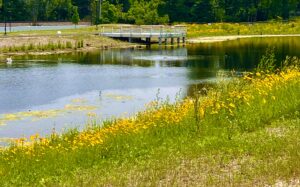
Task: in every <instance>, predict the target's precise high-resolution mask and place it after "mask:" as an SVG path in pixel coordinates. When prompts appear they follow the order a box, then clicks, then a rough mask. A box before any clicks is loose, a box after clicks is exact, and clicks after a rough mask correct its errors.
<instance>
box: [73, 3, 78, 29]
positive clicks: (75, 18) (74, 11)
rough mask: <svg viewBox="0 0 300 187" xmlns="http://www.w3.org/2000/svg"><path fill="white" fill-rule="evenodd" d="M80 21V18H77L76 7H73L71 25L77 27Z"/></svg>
mask: <svg viewBox="0 0 300 187" xmlns="http://www.w3.org/2000/svg"><path fill="white" fill-rule="evenodd" d="M79 21H80V18H79V14H78V7H76V6H74V8H73V15H72V23H73V24H74V25H77V24H78V23H79Z"/></svg>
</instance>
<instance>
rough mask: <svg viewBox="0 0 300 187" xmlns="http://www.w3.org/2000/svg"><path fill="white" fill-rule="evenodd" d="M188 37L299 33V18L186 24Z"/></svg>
mask: <svg viewBox="0 0 300 187" xmlns="http://www.w3.org/2000/svg"><path fill="white" fill-rule="evenodd" d="M187 28H188V37H191V38H192V37H200V36H223V35H265V34H300V33H299V30H300V21H299V19H297V20H294V21H290V22H278V21H273V22H266V23H212V24H188V25H187Z"/></svg>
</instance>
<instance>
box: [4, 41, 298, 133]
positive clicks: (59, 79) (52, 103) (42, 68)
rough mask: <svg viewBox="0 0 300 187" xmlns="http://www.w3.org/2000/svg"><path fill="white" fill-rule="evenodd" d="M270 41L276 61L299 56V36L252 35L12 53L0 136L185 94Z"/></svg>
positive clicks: (249, 62) (256, 54) (245, 66)
mask: <svg viewBox="0 0 300 187" xmlns="http://www.w3.org/2000/svg"><path fill="white" fill-rule="evenodd" d="M269 46H271V47H275V50H276V58H277V62H278V63H280V61H282V60H283V59H284V58H285V56H286V55H289V56H298V57H299V56H300V38H299V37H286V38H266V39H262V38H256V39H241V40H236V41H229V42H222V43H213V44H198V45H191V46H188V47H173V48H170V47H168V48H165V47H163V48H158V47H152V48H151V49H142V50H133V49H117V50H106V51H98V52H90V53H75V54H68V55H51V56H26V57H15V58H14V62H13V64H12V65H6V64H5V63H3V62H1V63H0V138H13V137H20V136H29V135H31V134H34V133H40V134H43V135H45V134H48V133H50V132H51V131H52V130H53V129H54V128H55V130H56V131H59V132H61V131H62V130H63V129H65V128H72V127H78V128H83V127H84V124H86V123H87V122H88V121H90V120H96V121H101V120H104V119H107V118H112V117H114V116H115V117H120V116H128V115H133V114H134V113H136V112H138V111H140V110H143V109H144V108H145V104H146V103H148V102H150V101H152V100H154V99H156V98H157V97H159V98H163V99H166V98H169V99H170V100H171V101H174V99H175V97H178V96H180V97H185V96H186V95H190V94H191V93H192V92H193V87H194V85H203V84H211V83H214V82H216V81H217V78H216V77H217V75H218V74H219V72H224V71H225V72H226V71H230V70H232V69H235V70H237V71H248V70H251V69H253V68H255V66H256V65H257V62H258V61H259V59H260V58H261V56H262V55H263V54H264V52H265V50H266V48H268V47H269Z"/></svg>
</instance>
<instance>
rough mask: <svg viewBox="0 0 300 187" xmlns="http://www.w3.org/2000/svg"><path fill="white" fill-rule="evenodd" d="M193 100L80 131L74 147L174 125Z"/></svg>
mask: <svg viewBox="0 0 300 187" xmlns="http://www.w3.org/2000/svg"><path fill="white" fill-rule="evenodd" d="M192 105H193V101H192V100H190V99H186V100H184V101H183V102H182V103H177V104H175V105H172V106H168V105H164V106H161V107H160V108H159V109H153V110H151V109H148V110H146V111H144V112H141V113H139V114H138V115H137V116H136V117H133V118H124V119H120V120H117V121H116V122H115V123H114V124H112V125H110V126H108V127H104V128H100V129H97V130H95V129H90V130H86V131H84V132H82V133H80V134H79V135H78V136H77V137H76V138H75V139H74V141H73V143H72V144H73V147H78V146H95V145H98V144H102V143H103V142H105V140H106V139H107V138H109V137H113V136H117V135H120V134H131V133H138V132H140V131H141V130H144V129H148V128H151V127H155V126H158V125H168V124H170V125H173V124H177V123H179V122H180V121H182V119H183V118H185V117H186V116H187V114H188V113H189V111H190V109H191V108H192Z"/></svg>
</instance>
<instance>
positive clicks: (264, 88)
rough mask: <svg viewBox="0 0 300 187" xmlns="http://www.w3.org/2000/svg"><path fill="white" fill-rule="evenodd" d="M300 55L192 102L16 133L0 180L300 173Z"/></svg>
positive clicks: (235, 181)
mask: <svg viewBox="0 0 300 187" xmlns="http://www.w3.org/2000/svg"><path fill="white" fill-rule="evenodd" d="M299 62H300V61H299V59H297V58H287V60H286V61H285V62H284V63H282V64H283V65H282V69H281V70H280V69H275V70H274V71H272V72H271V71H269V70H267V69H266V70H263V69H261V68H260V69H257V70H256V71H255V72H252V73H247V74H245V76H243V77H242V78H238V77H237V78H233V79H232V80H230V81H228V80H227V79H226V81H225V80H224V81H222V82H221V83H219V84H217V85H216V86H215V88H213V89H211V90H208V91H206V90H205V91H202V92H201V93H199V95H198V96H197V97H196V99H195V98H187V99H184V100H182V101H177V102H176V103H173V104H170V103H168V102H162V101H160V100H157V101H154V102H152V103H150V104H149V106H148V109H147V110H145V111H143V112H140V113H139V114H137V115H136V116H134V117H130V118H123V119H117V120H114V121H106V122H104V124H102V125H100V124H94V123H91V124H89V126H88V127H87V128H86V129H85V130H84V131H82V132H79V131H78V130H76V129H73V130H69V131H68V132H65V133H63V134H61V135H59V134H56V133H55V132H53V133H52V134H51V135H49V136H48V137H47V138H43V137H39V135H38V134H36V135H33V136H31V137H30V138H29V140H27V139H26V138H20V139H18V140H17V141H16V142H14V143H13V144H12V145H11V146H9V147H7V148H4V149H3V150H1V152H0V177H1V180H0V185H1V186H20V185H22V186H32V185H41V186H43V185H46V186H58V185H62V186H74V185H82V186H99V185H113V186H114V185H116V186H149V185H150V186H151V185H152V186H157V185H167V186H173V185H178V186H182V185H189V184H190V185H194V186H199V185H200V186H201V185H217V186H220V185H221V186H222V185H251V184H252V185H253V184H261V185H266V184H274V183H276V182H277V180H280V181H287V182H289V180H290V179H293V178H295V176H296V177H297V176H299V175H300V170H299V168H300V162H299V160H300V155H299V152H297V151H296V150H299V148H300V145H299V143H298V142H299V138H298V137H299V135H300V126H299V125H300V123H299V116H300V114H299V108H300V92H299V88H300V79H299V78H300V71H299V64H300V63H299ZM261 67H263V66H261ZM279 119H280V120H279ZM278 120H279V121H278ZM287 143H288V144H287ZM274 163H276V164H275V165H274ZM185 179H186V180H185Z"/></svg>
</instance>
